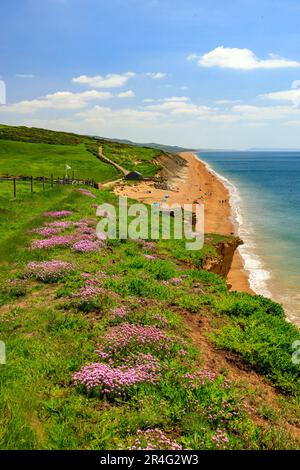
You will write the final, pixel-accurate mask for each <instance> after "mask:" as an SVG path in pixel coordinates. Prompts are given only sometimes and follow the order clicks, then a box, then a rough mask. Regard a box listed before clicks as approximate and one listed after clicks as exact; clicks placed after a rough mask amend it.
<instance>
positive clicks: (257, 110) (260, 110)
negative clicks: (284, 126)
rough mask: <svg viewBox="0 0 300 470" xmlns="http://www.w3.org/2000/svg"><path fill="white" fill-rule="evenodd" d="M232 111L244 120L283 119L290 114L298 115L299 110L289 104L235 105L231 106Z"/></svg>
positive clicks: (299, 113)
mask: <svg viewBox="0 0 300 470" xmlns="http://www.w3.org/2000/svg"><path fill="white" fill-rule="evenodd" d="M232 111H233V113H235V114H236V115H238V116H240V118H242V119H246V120H257V121H262V120H274V119H278V120H284V119H286V118H288V117H292V116H295V117H297V116H300V110H298V109H295V108H291V107H290V106H253V105H236V106H233V108H232Z"/></svg>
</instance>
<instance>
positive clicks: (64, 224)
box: [46, 220, 74, 230]
mask: <svg viewBox="0 0 300 470" xmlns="http://www.w3.org/2000/svg"><path fill="white" fill-rule="evenodd" d="M46 225H47V227H57V228H61V229H63V230H64V229H67V228H70V227H72V226H73V225H74V222H71V220H53V222H47V223H46Z"/></svg>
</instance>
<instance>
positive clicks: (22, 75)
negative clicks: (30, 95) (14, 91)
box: [16, 73, 35, 78]
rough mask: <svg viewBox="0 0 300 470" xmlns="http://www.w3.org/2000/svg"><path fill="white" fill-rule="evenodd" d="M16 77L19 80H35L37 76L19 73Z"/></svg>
mask: <svg viewBox="0 0 300 470" xmlns="http://www.w3.org/2000/svg"><path fill="white" fill-rule="evenodd" d="M16 77H17V78H34V77H35V75H33V74H32V73H17V74H16Z"/></svg>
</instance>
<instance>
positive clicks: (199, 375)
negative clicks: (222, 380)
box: [184, 370, 217, 388]
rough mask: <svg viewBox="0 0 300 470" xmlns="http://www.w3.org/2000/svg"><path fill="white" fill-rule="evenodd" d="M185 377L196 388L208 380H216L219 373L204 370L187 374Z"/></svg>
mask: <svg viewBox="0 0 300 470" xmlns="http://www.w3.org/2000/svg"><path fill="white" fill-rule="evenodd" d="M184 378H185V379H187V380H188V384H189V386H190V387H192V388H196V387H199V386H203V385H205V384H206V383H207V382H214V381H215V380H216V378H217V374H216V373H215V372H212V371H210V370H202V371H197V372H194V373H189V374H185V375H184Z"/></svg>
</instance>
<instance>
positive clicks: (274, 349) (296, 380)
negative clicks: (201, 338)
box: [212, 311, 300, 394]
mask: <svg viewBox="0 0 300 470" xmlns="http://www.w3.org/2000/svg"><path fill="white" fill-rule="evenodd" d="M242 320H243V319H242ZM212 337H213V340H214V343H215V344H216V345H217V346H218V347H220V348H223V349H228V350H230V351H234V352H236V353H238V354H240V356H241V357H242V359H243V360H245V361H246V362H247V363H248V364H250V365H251V366H252V367H253V368H254V369H256V370H258V371H259V372H261V373H263V374H265V375H266V376H267V377H268V378H269V379H270V380H271V381H272V382H273V383H274V384H275V385H276V386H277V387H279V388H280V389H281V390H282V391H284V392H286V393H295V394H299V390H300V368H299V365H297V364H293V362H292V354H293V352H294V350H293V349H292V344H293V342H294V341H296V340H299V339H300V334H299V331H298V330H297V328H296V327H295V326H294V325H292V324H290V323H288V322H287V321H286V320H285V319H282V318H280V317H278V316H272V315H266V312H261V311H257V312H256V313H254V314H252V315H250V316H249V317H247V319H246V320H244V321H241V320H240V319H238V318H237V319H235V321H234V322H233V323H231V324H229V325H227V326H225V327H223V328H221V329H219V330H217V331H216V332H215V333H214V334H213V336H212Z"/></svg>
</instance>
